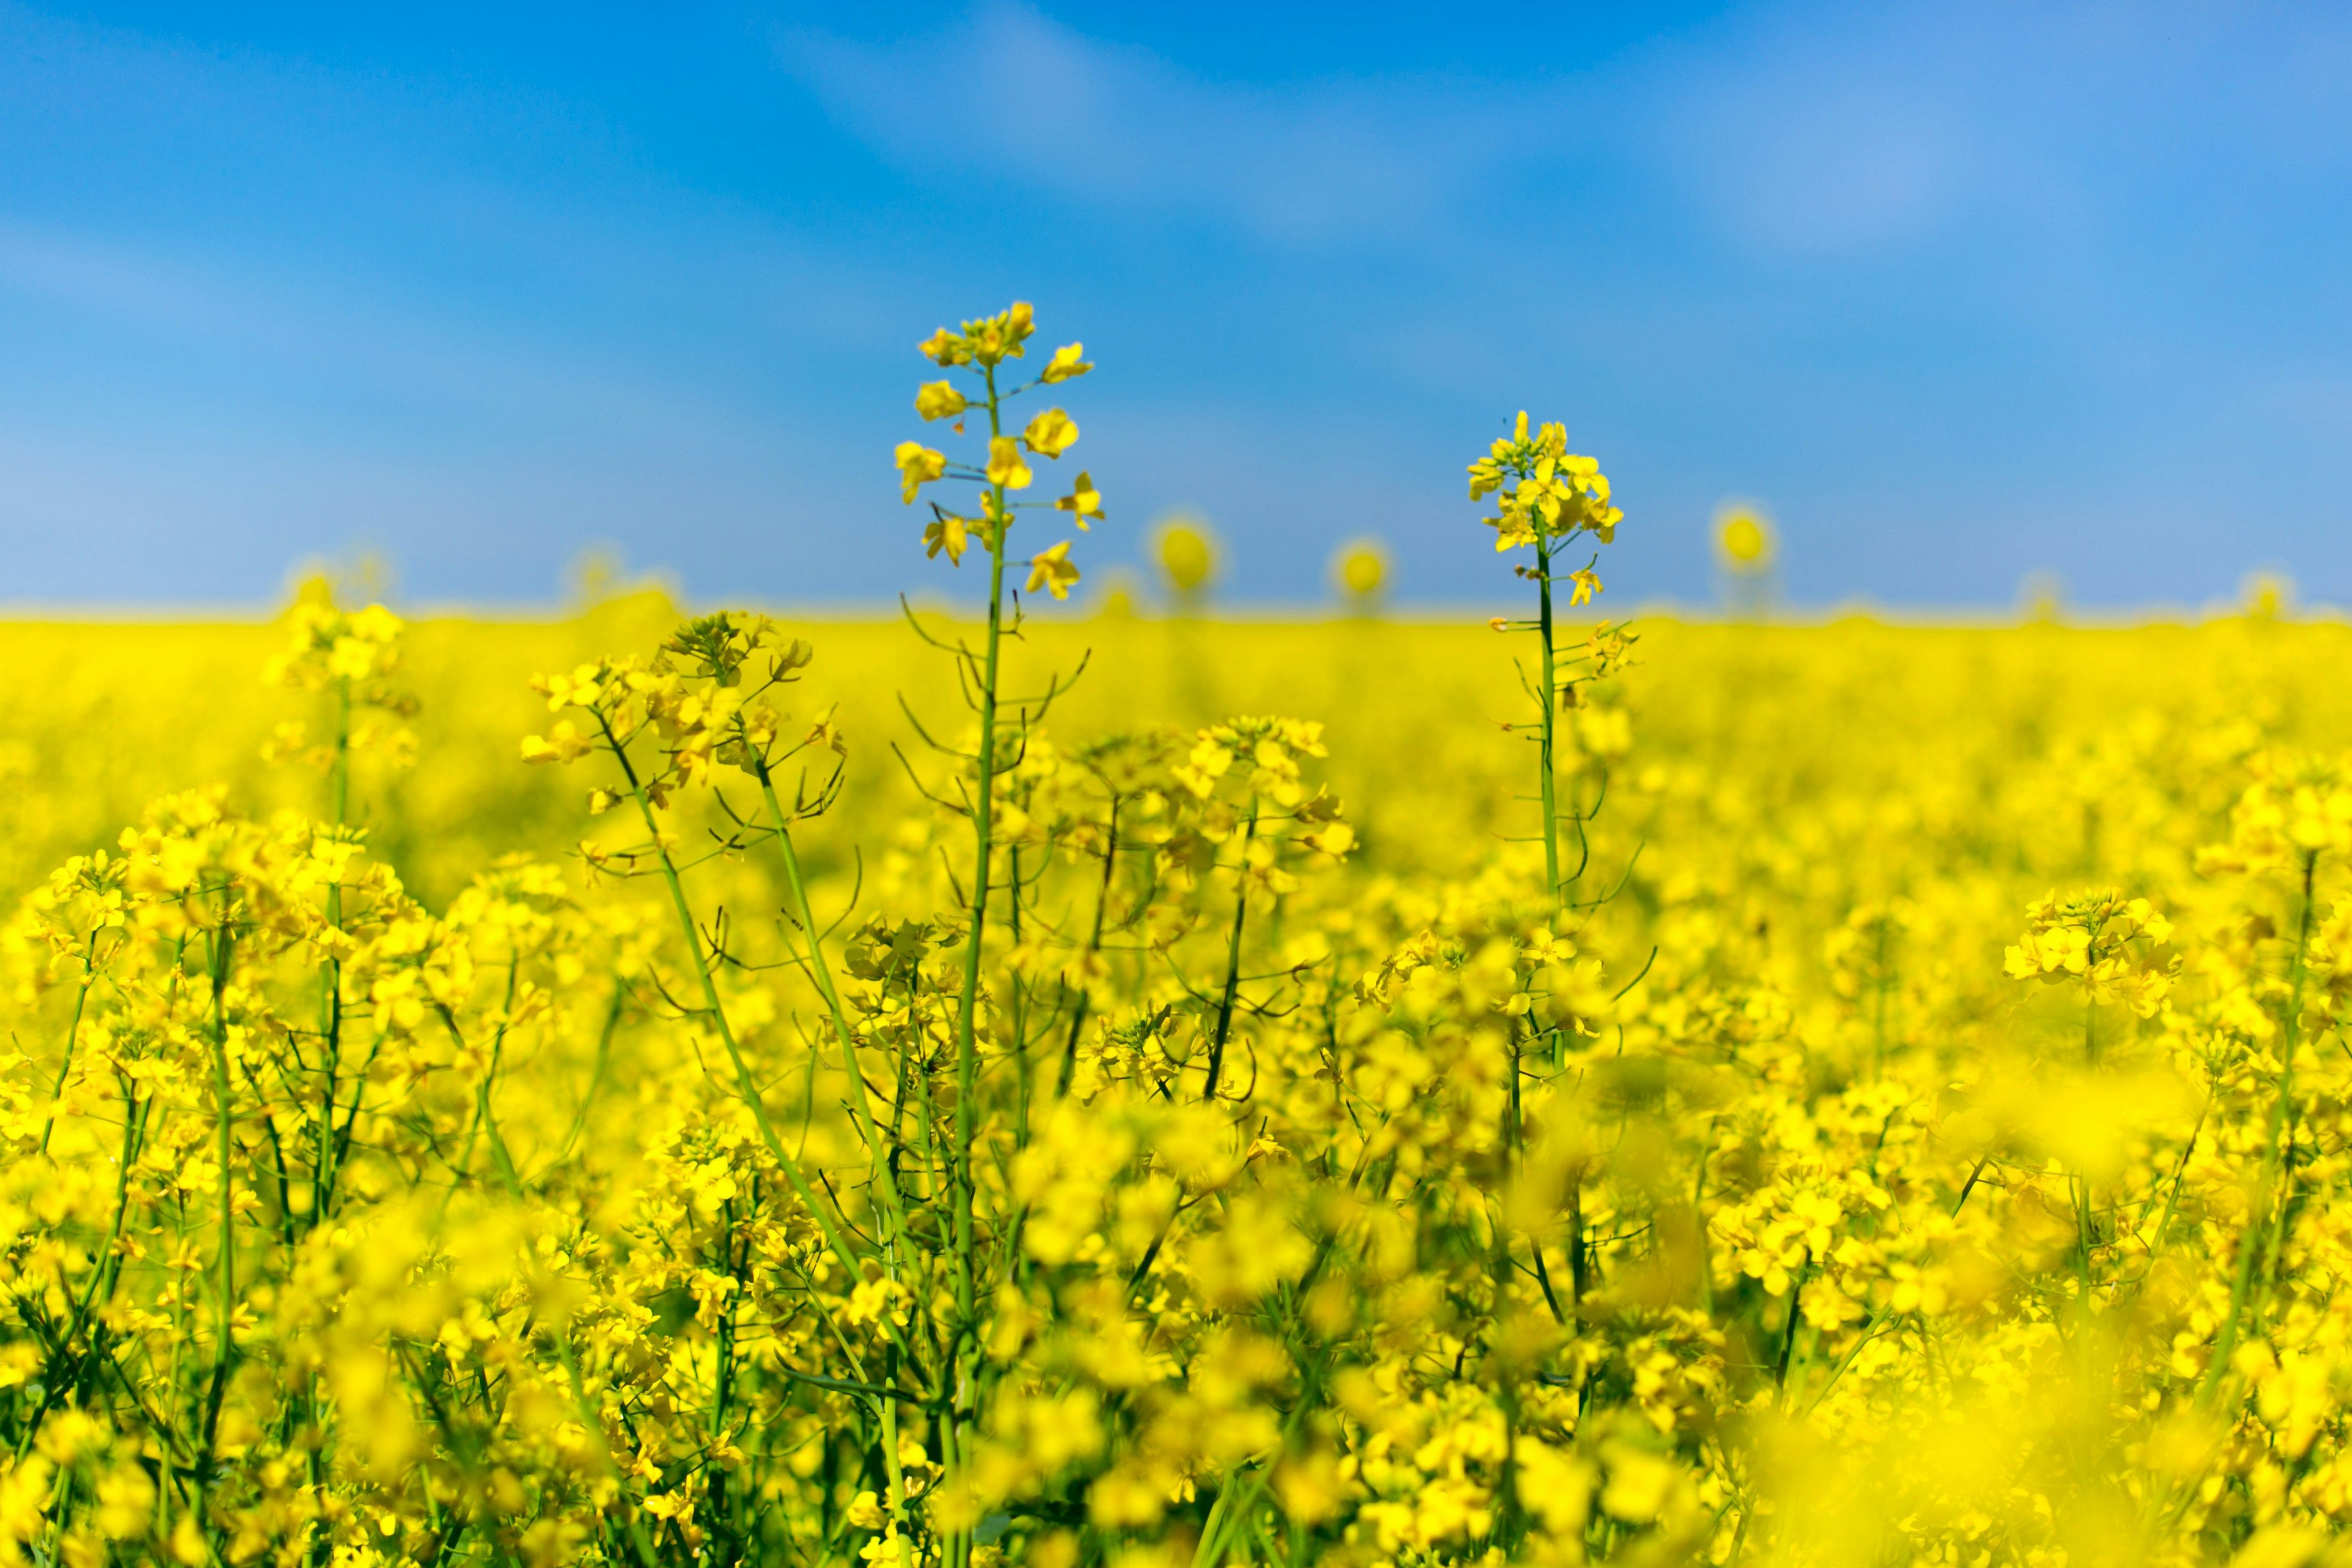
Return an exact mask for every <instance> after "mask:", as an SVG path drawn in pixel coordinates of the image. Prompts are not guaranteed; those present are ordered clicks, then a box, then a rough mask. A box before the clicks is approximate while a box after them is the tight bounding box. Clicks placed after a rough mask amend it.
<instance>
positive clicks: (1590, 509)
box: [1470, 410, 1625, 550]
mask: <svg viewBox="0 0 2352 1568" xmlns="http://www.w3.org/2000/svg"><path fill="white" fill-rule="evenodd" d="M1487 496H1493V497H1496V516H1494V517H1488V518H1486V526H1487V527H1488V528H1493V529H1494V530H1495V548H1496V549H1497V550H1507V549H1517V547H1519V546H1521V545H1531V544H1538V543H1539V542H1540V543H1541V544H1543V545H1544V546H1546V547H1549V546H1550V545H1552V544H1556V543H1558V542H1559V541H1560V540H1562V539H1565V538H1569V537H1570V536H1571V535H1573V534H1577V533H1590V534H1591V536H1592V537H1593V538H1596V539H1598V540H1599V541H1600V542H1601V543H1602V544H1607V543H1609V542H1610V541H1611V540H1612V539H1613V538H1616V537H1617V525H1618V523H1619V522H1621V521H1622V520H1623V518H1624V516H1625V514H1624V513H1623V512H1622V511H1620V510H1619V509H1618V508H1617V507H1614V506H1612V505H1611V504H1610V500H1609V476H1607V475H1605V474H1603V473H1601V465H1600V464H1599V463H1597V462H1595V461H1594V460H1593V459H1591V458H1590V457H1581V456H1578V455H1575V454H1573V453H1571V452H1570V451H1569V450H1568V427H1567V426H1566V425H1564V424H1557V423H1554V424H1545V425H1542V426H1539V427H1538V429H1537V430H1536V431H1535V433H1534V434H1528V416H1527V413H1526V411H1524V410H1522V411H1521V412H1520V413H1519V416H1518V419H1517V422H1516V423H1514V424H1513V425H1512V427H1511V434H1509V435H1507V436H1506V437H1504V438H1502V439H1500V440H1498V441H1496V443H1495V444H1494V445H1493V446H1492V447H1491V448H1490V449H1489V450H1488V452H1487V454H1486V456H1484V457H1481V458H1480V459H1478V461H1476V462H1475V463H1473V464H1472V465H1470V498H1471V499H1472V500H1474V501H1476V500H1481V499H1483V498H1485V497H1487Z"/></svg>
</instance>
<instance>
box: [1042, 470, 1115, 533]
mask: <svg viewBox="0 0 2352 1568" xmlns="http://www.w3.org/2000/svg"><path fill="white" fill-rule="evenodd" d="M1054 507H1055V510H1056V511H1063V512H1067V513H1069V514H1070V519H1071V520H1072V521H1073V522H1075V523H1076V524H1077V525H1078V527H1079V528H1081V529H1084V528H1087V518H1089V517H1097V518H1098V517H1101V516H1102V515H1103V509H1102V492H1101V491H1099V490H1097V489H1096V488H1095V482H1094V476H1092V475H1090V474H1087V473H1086V472H1085V471H1084V470H1080V472H1079V474H1078V478H1077V483H1076V484H1074V485H1072V486H1070V493H1069V494H1068V495H1066V496H1065V497H1062V498H1061V499H1060V500H1058V501H1056V502H1055V503H1054Z"/></svg>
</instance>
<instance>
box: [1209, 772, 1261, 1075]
mask: <svg viewBox="0 0 2352 1568" xmlns="http://www.w3.org/2000/svg"><path fill="white" fill-rule="evenodd" d="M1256 841H1257V800H1256V799H1255V797H1253V798H1252V799H1251V800H1250V811H1249V827H1248V830H1247V831H1245V832H1244V834H1243V835H1242V858H1241V863H1240V864H1239V865H1237V866H1235V867H1234V926H1233V931H1232V933H1231V934H1230V936H1228V937H1227V938H1226V942H1225V988H1224V994H1223V997H1222V998H1219V1000H1218V1002H1217V1032H1216V1035H1215V1038H1214V1039H1213V1040H1211V1041H1210V1044H1209V1082H1208V1086H1207V1087H1206V1088H1204V1089H1202V1091H1201V1098H1202V1099H1203V1100H1214V1099H1215V1098H1216V1097H1217V1080H1218V1078H1219V1077H1220V1075H1222V1074H1223V1071H1224V1066H1225V1041H1226V1040H1228V1039H1230V1038H1231V1037H1232V1035H1233V1029H1234V1002H1235V1001H1236V1000H1237V999H1238V998H1239V997H1240V993H1241V983H1242V924H1243V922H1244V919H1245V918H1246V917H1247V915H1249V852H1250V846H1251V845H1252V844H1254V843H1255V842H1256Z"/></svg>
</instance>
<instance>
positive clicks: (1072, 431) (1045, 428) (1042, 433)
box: [1021, 408, 1078, 457]
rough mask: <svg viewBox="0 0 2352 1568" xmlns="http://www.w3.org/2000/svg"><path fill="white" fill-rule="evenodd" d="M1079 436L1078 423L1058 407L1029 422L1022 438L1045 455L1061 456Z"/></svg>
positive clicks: (1036, 451)
mask: <svg viewBox="0 0 2352 1568" xmlns="http://www.w3.org/2000/svg"><path fill="white" fill-rule="evenodd" d="M1077 438H1078V426H1077V423H1076V421H1075V420H1073V419H1071V417H1070V416H1069V415H1068V414H1067V413H1064V412H1063V411H1062V410H1060V409H1058V408H1049V409H1047V410H1046V411H1045V413H1041V414H1039V415H1038V416H1037V417H1036V418H1034V419H1033V420H1031V421H1030V422H1029V428H1028V429H1026V430H1024V431H1023V432H1022V433H1021V439H1022V440H1023V441H1024V443H1026V444H1027V445H1028V447H1029V450H1030V451H1032V452H1034V453H1036V454H1038V455H1040V456H1044V457H1059V456H1060V455H1062V454H1063V453H1065V452H1067V451H1068V450H1069V449H1070V446H1071V444H1072V443H1074V442H1076V440H1077Z"/></svg>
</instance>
